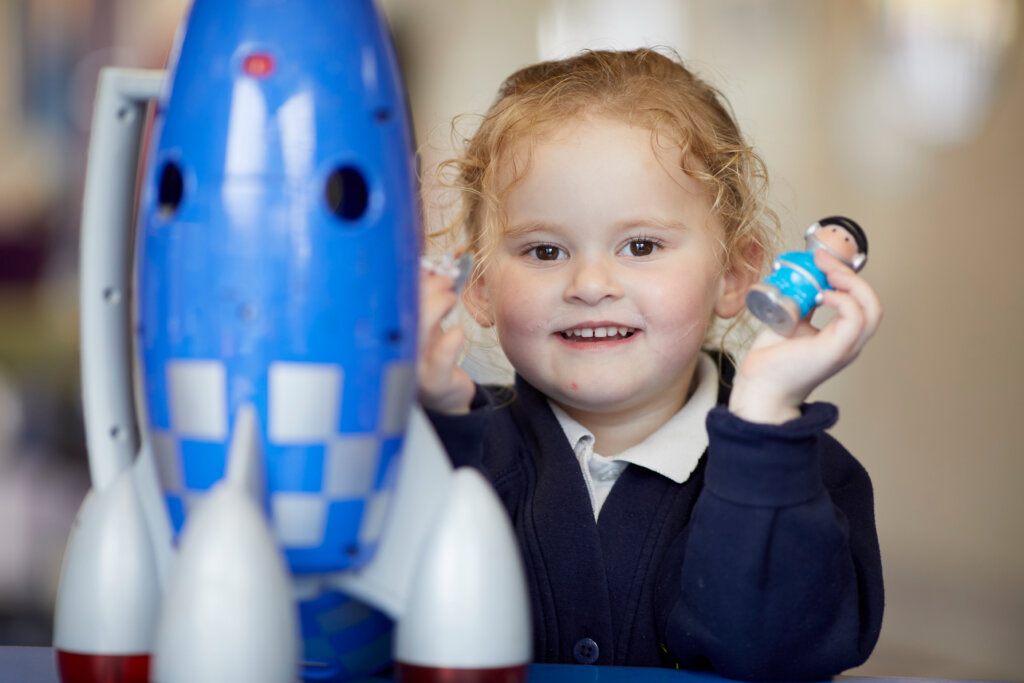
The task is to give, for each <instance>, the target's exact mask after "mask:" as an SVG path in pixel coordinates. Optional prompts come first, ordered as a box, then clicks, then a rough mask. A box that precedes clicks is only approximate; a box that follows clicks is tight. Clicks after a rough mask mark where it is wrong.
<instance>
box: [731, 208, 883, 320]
mask: <svg viewBox="0 0 1024 683" xmlns="http://www.w3.org/2000/svg"><path fill="white" fill-rule="evenodd" d="M804 239H805V240H806V244H807V249H806V250H804V251H790V252H787V253H785V254H782V255H780V256H779V257H777V258H776V259H775V262H774V263H773V264H772V267H773V269H774V272H773V273H772V274H771V275H770V276H769V277H767V278H765V280H764V281H763V282H760V283H758V284H756V285H754V286H753V287H752V288H751V289H750V292H749V293H748V294H747V308H749V309H750V312H751V313H753V314H754V317H756V318H758V319H759V320H761V321H762V322H764V323H765V324H767V325H768V326H769V327H771V328H772V329H773V330H774V331H775V332H777V333H778V334H781V335H782V336H785V337H788V336H789V335H791V334H792V333H793V330H795V329H796V325H797V323H798V322H800V320H802V319H804V318H806V317H807V316H808V315H810V314H811V311H813V310H814V308H815V307H816V306H818V305H819V304H820V303H821V299H822V295H823V293H824V292H825V291H826V290H829V289H833V287H832V286H831V285H830V284H829V283H828V278H827V277H826V276H825V274H824V273H822V272H821V270H820V269H819V268H818V267H817V266H816V265H815V263H814V252H816V251H818V250H819V249H823V250H825V251H827V252H828V253H830V254H832V255H833V256H835V257H836V258H838V259H839V260H840V261H842V262H843V263H845V264H846V265H848V266H850V267H851V268H853V270H854V271H860V270H861V269H862V268H863V267H864V264H865V263H866V262H867V258H868V238H867V236H866V235H865V234H864V230H863V229H862V228H861V227H860V226H859V225H858V224H857V223H856V222H855V221H853V220H851V219H849V218H845V217H843V216H830V217H829V218H823V219H821V220H820V221H818V222H817V223H814V224H813V225H811V226H810V227H809V228H807V232H806V233H805V234H804Z"/></svg>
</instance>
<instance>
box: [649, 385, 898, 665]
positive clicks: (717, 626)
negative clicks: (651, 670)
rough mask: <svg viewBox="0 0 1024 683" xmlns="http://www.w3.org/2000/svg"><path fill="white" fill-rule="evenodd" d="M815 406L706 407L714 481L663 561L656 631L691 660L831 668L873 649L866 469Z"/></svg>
mask: <svg viewBox="0 0 1024 683" xmlns="http://www.w3.org/2000/svg"><path fill="white" fill-rule="evenodd" d="M836 417H837V411H836V409H835V407H834V406H831V405H829V404H824V403H815V404H810V405H806V406H804V408H803V411H802V415H801V417H799V418H797V419H795V420H793V421H791V422H788V423H786V424H785V425H759V424H753V423H749V422H745V421H743V420H741V419H740V418H738V417H736V416H734V415H732V414H731V413H729V412H728V410H727V409H726V408H725V407H724V406H719V407H717V408H715V409H714V410H713V411H711V413H710V414H709V416H708V434H709V438H710V445H709V448H708V462H707V470H706V475H705V487H704V490H703V491H702V492H701V494H700V497H699V498H698V500H697V503H696V505H695V506H694V509H693V512H692V515H691V518H690V521H689V523H688V525H687V526H686V528H685V529H684V531H683V533H682V535H681V537H680V538H678V539H676V541H674V542H673V545H672V546H671V548H670V549H669V551H668V553H667V555H666V557H665V562H664V563H663V564H662V567H661V576H660V579H659V586H658V593H659V595H658V598H659V599H658V604H659V606H661V607H660V609H661V612H660V613H659V614H658V622H659V630H660V633H661V634H662V638H663V640H664V644H665V646H666V648H667V650H668V651H669V653H670V654H671V655H672V656H673V657H674V658H675V659H676V660H677V661H678V662H679V663H680V664H681V665H682V666H684V667H686V668H711V669H713V670H714V671H716V672H717V673H719V674H721V675H723V676H727V677H730V678H737V679H744V680H782V679H786V680H824V679H827V678H829V677H830V676H832V675H835V674H838V673H840V672H841V671H843V670H845V669H848V668H850V667H853V666H856V665H858V664H861V663H862V662H863V661H864V660H866V659H867V657H868V655H869V654H870V653H871V650H872V648H873V647H874V644H875V642H876V640H877V638H878V634H879V631H880V629H881V619H882V608H883V602H884V600H883V588H882V571H881V560H880V555H879V549H878V539H877V534H876V531H875V523H874V512H873V501H872V498H873V494H872V490H871V482H870V480H869V478H868V475H867V473H866V472H865V470H864V469H863V467H861V466H860V464H859V463H857V461H856V460H854V458H853V457H852V456H851V455H850V454H849V453H847V452H846V450H845V449H844V448H843V447H842V446H841V445H839V443H838V442H836V441H835V440H834V439H832V438H831V437H830V436H828V435H827V434H825V431H824V430H825V429H827V428H828V427H830V426H832V424H834V423H835V421H836Z"/></svg>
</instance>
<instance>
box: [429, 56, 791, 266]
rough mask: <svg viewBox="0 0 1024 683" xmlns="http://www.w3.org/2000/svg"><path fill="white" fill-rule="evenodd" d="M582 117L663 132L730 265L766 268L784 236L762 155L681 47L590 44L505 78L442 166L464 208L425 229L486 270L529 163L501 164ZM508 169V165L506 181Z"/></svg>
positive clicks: (660, 136)
mask: <svg viewBox="0 0 1024 683" xmlns="http://www.w3.org/2000/svg"><path fill="white" fill-rule="evenodd" d="M586 116H598V117H608V118H613V119H616V120H620V121H623V122H625V123H627V124H629V125H632V126H638V127H642V128H645V129H648V130H650V131H651V133H652V144H660V145H664V141H665V140H666V139H667V140H668V141H669V142H670V143H671V144H672V145H673V146H675V147H677V148H678V149H679V164H680V167H681V168H682V170H683V171H684V172H685V173H687V174H688V175H690V176H691V177H693V178H695V179H696V180H698V181H700V182H701V183H702V184H703V185H704V186H705V187H706V188H707V189H708V191H709V195H710V197H712V198H713V208H712V210H713V211H714V212H716V214H717V215H718V217H719V219H720V220H721V224H722V226H723V227H724V237H723V243H722V246H723V253H724V258H725V262H726V264H729V265H735V266H739V267H740V268H743V269H746V270H747V271H748V272H751V273H755V274H760V273H761V272H762V271H763V269H764V264H765V259H764V258H762V257H763V255H765V254H768V253H770V252H771V251H772V248H773V247H774V244H775V243H776V240H777V235H778V219H777V217H776V215H775V213H774V212H773V211H771V209H769V208H768V207H767V188H768V173H767V170H766V168H765V165H764V163H763V161H762V160H761V158H760V157H759V156H758V155H757V154H756V153H755V152H754V150H753V148H752V147H751V146H750V145H749V144H747V142H746V141H745V140H744V138H743V135H742V133H741V132H740V130H739V126H737V124H736V122H735V119H734V117H733V115H732V113H731V111H730V109H729V105H728V103H727V102H726V100H725V98H724V97H723V96H722V95H721V94H720V93H719V92H718V91H717V90H716V89H715V88H713V87H712V86H710V85H709V84H707V83H706V82H705V81H703V80H701V79H700V78H698V77H697V76H695V75H694V74H693V73H692V72H691V71H690V70H688V69H687V68H686V67H685V66H684V65H683V63H682V61H681V60H680V59H679V57H678V55H675V54H674V53H671V54H670V55H666V54H663V53H662V51H660V50H657V49H651V48H644V49H638V50H632V51H598V50H589V51H585V52H582V53H580V54H578V55H576V56H574V57H571V58H568V59H563V60H558V61H549V62H541V63H539V64H535V65H532V66H528V67H525V68H523V69H520V70H519V71H516V72H515V73H513V74H512V75H511V76H509V77H508V78H507V79H506V80H505V82H504V83H503V84H502V85H501V88H500V89H499V90H498V94H497V97H496V99H495V100H494V103H493V104H492V105H491V107H490V109H489V110H488V111H487V113H486V114H485V115H484V116H483V118H482V120H481V122H480V124H479V126H478V127H477V128H476V130H475V132H474V133H473V134H472V135H471V136H470V137H468V138H463V139H462V140H461V145H460V146H461V153H460V154H459V155H458V156H456V157H455V158H452V159H449V160H447V161H445V162H443V163H441V164H440V165H439V167H438V179H439V181H440V183H441V184H442V185H443V186H446V187H448V188H450V189H454V190H456V191H457V192H458V195H459V197H460V206H459V210H458V212H457V213H456V215H455V217H454V220H453V221H452V222H450V223H449V224H447V225H446V226H444V227H442V228H441V229H440V230H438V231H437V232H435V233H432V234H431V235H430V236H429V237H431V238H432V239H435V240H436V239H437V238H449V240H450V241H454V242H462V243H466V244H467V245H468V247H469V249H470V250H471V251H472V252H473V255H474V258H475V263H476V266H475V273H476V275H479V274H480V273H482V272H483V271H484V270H485V269H486V268H487V265H488V262H489V260H490V255H491V253H492V252H493V250H494V249H495V248H496V246H497V244H498V242H499V240H500V238H501V235H502V230H503V227H502V226H503V220H502V214H501V205H502V195H503V194H504V193H505V192H506V191H507V190H508V189H509V188H510V187H511V186H512V185H514V183H515V181H516V180H518V179H520V178H522V177H523V175H524V174H525V172H526V170H527V168H528V163H525V164H518V163H517V166H516V167H515V168H513V173H512V181H511V182H507V183H505V184H504V186H503V187H499V185H498V182H497V175H498V173H497V171H498V167H499V164H501V163H503V162H504V161H505V160H506V159H509V158H510V157H509V156H508V155H507V152H509V150H510V149H511V148H512V147H513V146H515V145H520V144H521V143H523V142H527V143H529V142H534V141H536V140H537V139H538V138H539V137H541V136H543V135H544V134H545V133H546V132H549V131H552V130H554V129H556V128H558V127H559V126H560V125H562V124H564V123H565V122H566V121H568V120H571V119H574V118H582V117H586ZM453 128H454V126H453ZM511 160H512V161H514V162H518V161H519V160H518V159H515V158H512V159H511ZM507 177H508V176H507V169H506V173H503V174H502V179H503V180H504V179H505V178H507ZM750 247H753V249H751V248H750Z"/></svg>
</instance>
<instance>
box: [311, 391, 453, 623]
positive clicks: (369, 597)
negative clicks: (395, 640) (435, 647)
mask: <svg viewBox="0 0 1024 683" xmlns="http://www.w3.org/2000/svg"><path fill="white" fill-rule="evenodd" d="M403 443H404V445H403V447H402V467H401V471H400V473H399V476H398V481H397V483H396V485H395V492H394V496H393V499H392V501H393V502H392V504H391V505H392V507H391V510H390V511H389V516H388V519H387V521H386V522H385V524H384V530H383V534H382V536H381V544H380V547H379V548H378V549H377V554H376V556H375V557H374V559H373V561H372V562H371V563H370V564H369V565H367V566H366V567H364V568H362V569H360V570H357V571H352V572H346V573H344V574H338V575H336V576H331V577H330V578H329V581H330V583H331V584H332V585H334V586H335V587H337V588H338V590H341V591H343V592H345V593H347V594H349V595H351V596H353V597H355V598H358V599H360V600H363V601H364V602H366V603H368V604H370V605H373V606H374V607H376V608H378V609H380V610H383V611H384V612H386V613H388V614H389V615H390V616H391V617H393V618H398V617H399V616H400V615H401V614H402V612H403V611H404V610H405V606H406V604H407V603H408V601H409V590H410V585H411V583H412V579H413V574H414V572H415V571H416V568H417V566H418V565H419V562H420V558H421V557H422V553H423V549H424V547H425V545H426V541H427V537H428V536H429V535H430V534H431V533H432V529H433V525H434V521H435V519H436V517H437V514H438V513H439V512H440V509H441V505H442V504H443V502H444V501H445V499H446V498H448V496H449V490H450V486H451V474H452V466H451V463H450V461H449V460H448V455H447V454H446V453H445V451H444V448H443V447H442V446H441V442H440V441H439V440H438V438H437V434H435V433H434V428H433V427H432V426H431V425H430V422H429V421H428V420H427V417H426V415H424V414H423V410H422V409H421V408H420V407H419V406H414V407H413V409H412V414H411V415H410V417H409V425H408V428H407V429H406V434H405V440H404V442H403Z"/></svg>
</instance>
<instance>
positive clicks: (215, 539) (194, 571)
mask: <svg viewBox="0 0 1024 683" xmlns="http://www.w3.org/2000/svg"><path fill="white" fill-rule="evenodd" d="M150 100H155V101H156V104H155V108H154V116H153V128H152V134H151V144H150V148H149V150H148V153H147V157H146V166H145V170H144V172H143V173H142V176H141V180H140V182H141V188H140V189H139V191H138V218H137V228H136V229H135V231H134V242H135V244H136V252H137V253H136V255H135V276H136V278H137V285H136V286H135V287H132V286H131V273H132V268H131V259H130V255H129V246H128V245H129V244H131V242H132V233H133V230H132V216H131V206H132V199H133V198H134V197H135V196H136V193H135V190H134V182H135V167H136V164H137V158H138V149H139V146H140V143H139V138H140V132H141V130H142V128H143V127H144V122H145V116H144V112H145V107H146V105H147V103H148V102H149V101H150ZM410 130H411V127H410V123H409V120H408V106H407V104H406V101H405V98H404V90H403V86H402V82H401V80H400V77H399V72H398V68H397V64H396V60H395V56H394V53H393V51H392V48H391V43H390V37H389V34H388V31H387V28H386V24H385V22H384V21H383V20H382V18H381V16H380V15H379V14H378V12H377V10H376V9H375V7H374V6H373V4H372V2H370V0H330V1H327V0H306V1H303V2H299V1H298V0H248V1H241V0H234V1H228V0H196V2H195V4H194V6H193V7H192V9H191V12H190V15H189V16H188V18H187V19H186V21H185V23H184V24H183V29H182V31H181V32H180V33H179V37H178V43H177V46H176V48H175V53H174V54H173V55H172V58H171V61H170V67H169V70H168V73H167V74H166V75H165V74H163V73H161V72H139V71H127V70H108V71H106V72H105V73H104V74H103V76H102V77H101V82H100V88H99V91H98V94H97V102H96V111H95V119H94V124H93V136H92V140H91V143H90V155H89V171H88V175H87V183H86V196H85V201H84V207H83V228H82V229H83V238H82V243H83V244H82V267H81V279H82V289H81V306H82V369H83V404H84V409H85V417H86V428H87V441H88V444H87V445H88V449H89V458H90V473H91V478H92V483H93V487H92V490H91V491H90V494H89V496H88V497H87V498H86V501H85V503H83V507H82V511H81V512H80V513H79V519H78V522H77V524H76V528H75V530H74V531H73V533H72V537H71V539H70V541H69V546H68V551H67V553H66V557H65V565H64V569H63V572H62V578H61V586H60V591H59V595H58V605H57V614H56V619H55V635H54V644H55V647H56V650H57V652H58V663H59V666H60V669H61V674H62V677H63V678H64V680H65V681H72V680H74V681H78V680H96V681H99V680H103V681H113V680H119V681H133V680H139V681H145V680H157V681H167V682H172V681H188V682H189V683H202V682H203V681H224V680H245V681H277V680H281V681H290V680H294V679H295V677H296V675H297V674H298V673H300V672H301V675H302V676H303V677H304V678H305V679H307V680H343V679H345V678H349V677H353V676H360V675H366V674H368V673H372V672H373V671H374V670H376V669H379V668H382V667H384V666H387V665H388V664H390V663H391V661H392V659H394V660H396V661H397V663H398V670H399V672H405V676H406V678H409V679H410V680H412V679H415V680H441V679H443V680H454V679H451V678H450V676H451V672H452V671H454V672H457V673H459V675H460V676H462V678H459V680H465V681H471V680H481V681H482V680H498V679H499V678H500V680H509V678H508V677H509V676H512V677H513V678H512V680H515V678H516V677H518V678H520V679H521V678H522V677H523V676H524V675H525V674H524V672H525V663H526V662H527V661H528V660H529V658H530V653H529V642H530V639H529V632H528V626H527V624H528V623H529V619H528V615H527V614H526V610H527V607H526V605H527V599H526V594H525V584H524V581H523V577H522V569H521V563H520V560H519V558H518V554H517V550H516V546H515V541H514V537H513V535H512V532H511V529H510V527H509V524H508V521H507V519H506V518H505V517H504V512H503V510H502V508H501V506H500V503H499V502H498V501H497V499H496V497H495V496H494V494H493V492H492V491H490V489H489V488H488V486H487V484H486V483H484V481H483V480H482V478H480V477H479V475H478V474H476V473H473V472H470V471H465V472H464V471H458V472H453V471H452V470H451V468H450V466H449V465H448V462H447V458H446V456H445V455H444V453H443V452H442V451H441V449H440V446H439V444H438V443H437V440H436V438H435V437H434V435H433V434H432V432H431V431H430V427H429V424H428V423H427V422H426V421H425V420H424V418H423V416H422V415H421V414H419V412H418V409H417V408H415V406H414V396H415V355H416V348H417V339H416V336H417V313H416V308H417V284H416V283H417V280H418V263H419V239H418V229H419V227H418V214H417V190H416V182H415V168H414V154H413V146H412V140H411V133H410ZM129 324H130V325H131V327H132V328H133V330H134V357H135V359H136V362H135V363H134V364H133V363H132V359H133V344H132V342H131V337H130V336H129V334H128V333H127V330H128V328H129ZM133 365H134V366H137V367H133ZM133 385H135V386H137V389H138V390H137V395H136V394H134V393H133ZM393 623H394V624H395V627H394V629H393V628H392V624H393ZM495 624H500V626H499V627H498V628H500V629H501V630H502V631H503V632H507V633H504V634H503V635H502V636H500V637H497V636H496V635H495V633H494V629H495ZM300 634H301V635H300ZM485 634H486V635H485ZM112 671H114V672H115V673H111V672H112ZM495 676H497V677H498V678H494V677H495Z"/></svg>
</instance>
